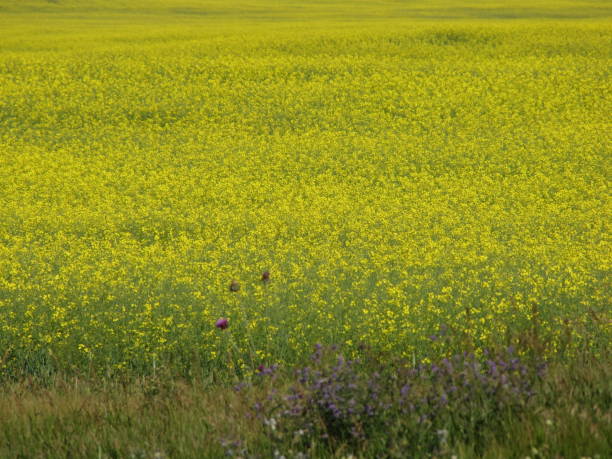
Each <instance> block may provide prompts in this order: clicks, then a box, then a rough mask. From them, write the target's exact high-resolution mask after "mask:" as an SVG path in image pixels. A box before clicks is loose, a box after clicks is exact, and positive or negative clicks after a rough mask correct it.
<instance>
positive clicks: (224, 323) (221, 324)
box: [215, 317, 229, 330]
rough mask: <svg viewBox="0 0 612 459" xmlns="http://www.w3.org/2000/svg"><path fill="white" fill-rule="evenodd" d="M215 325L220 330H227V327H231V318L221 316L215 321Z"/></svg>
mask: <svg viewBox="0 0 612 459" xmlns="http://www.w3.org/2000/svg"><path fill="white" fill-rule="evenodd" d="M215 327H217V328H218V329H219V330H225V329H226V328H227V327H229V319H226V318H225V317H222V318H220V319H219V320H217V321H216V322H215Z"/></svg>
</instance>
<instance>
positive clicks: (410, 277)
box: [0, 2, 612, 374]
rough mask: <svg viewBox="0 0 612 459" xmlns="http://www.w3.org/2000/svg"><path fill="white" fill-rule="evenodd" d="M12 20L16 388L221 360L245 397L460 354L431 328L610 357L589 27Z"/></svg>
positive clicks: (0, 84)
mask: <svg viewBox="0 0 612 459" xmlns="http://www.w3.org/2000/svg"><path fill="white" fill-rule="evenodd" d="M157 4H158V3H156V5H157ZM159 4H160V5H161V4H163V2H161V3H159ZM164 5H166V4H164ZM167 5H170V3H168V4H167ZM210 5H212V3H210ZM230 5H232V6H228V8H230V9H231V11H232V13H231V14H234V10H233V9H232V8H234V7H235V8H238V7H237V6H236V5H234V4H233V3H230ZM542 5H549V7H550V8H553V6H550V5H552V3H551V4H547V3H546V2H544V3H542ZM219 7H220V8H221V6H219ZM395 7H396V6H393V8H395ZM15 8H17V7H15ZM24 8H25V7H24ZM48 8H56V6H53V5H50V6H48ZM57 8H62V6H61V5H58V6H57ZM75 8H76V6H75ZM164 8H165V7H164ZM168 8H170V7H168ZM288 8H289V7H288ZM321 8H323V7H321ZM361 8H364V7H363V5H362V6H359V7H358V8H356V10H355V11H356V12H355V13H354V14H356V15H358V14H362V13H360V11H361ZM389 8H391V6H389ZM542 8H544V6H543V7H542ZM554 8H557V7H554ZM603 10H604V9H601V8H600V9H595V10H593V11H594V12H593V13H592V14H596V12H597V11H599V12H601V11H603ZM164 11H166V10H164ZM275 11H276V10H275ZM317 11H318V10H317ZM385 11H386V10H385ZM393 11H395V10H393ZM538 11H540V10H538ZM546 11H548V10H546ZM555 11H556V10H555ZM564 11H565V10H564ZM568 11H570V10H568ZM572 11H573V10H572ZM589 11H591V10H589ZM0 14H4V13H3V12H2V11H0ZM28 14H29V13H27V11H26V12H15V13H10V14H8V13H7V14H6V16H4V17H3V18H4V19H5V24H6V27H3V28H1V29H0V43H1V45H0V183H2V187H0V203H1V205H0V366H1V367H2V368H3V370H5V371H6V373H7V374H10V373H11V372H18V371H31V372H36V371H43V370H44V368H47V366H48V365H55V366H60V367H62V368H64V369H67V370H70V369H77V370H83V371H84V370H85V369H90V368H95V369H97V370H98V371H100V372H114V371H128V372H129V371H134V372H141V371H148V369H150V368H151V367H152V365H153V362H155V364H156V365H157V366H158V367H159V366H160V365H168V366H172V365H174V366H176V367H177V368H187V367H189V365H191V362H192V361H198V362H201V365H203V366H204V367H207V368H208V367H210V368H215V367H217V366H223V365H224V363H223V362H222V359H223V356H225V355H226V354H225V349H224V346H226V345H227V343H226V341H227V335H228V333H229V332H231V339H232V343H233V344H232V345H233V346H234V347H235V348H234V349H233V351H232V358H233V359H234V362H233V364H234V365H235V366H236V367H237V368H239V369H247V368H255V367H256V363H258V362H262V361H266V362H270V363H271V364H272V363H290V362H295V361H297V360H298V359H299V358H300V357H301V356H303V355H305V354H307V353H308V349H309V348H310V346H311V345H312V344H314V343H316V342H323V343H328V344H329V343H338V344H342V345H344V346H346V347H348V348H353V349H356V348H358V346H359V345H360V344H361V343H365V344H368V345H370V346H373V347H376V348H379V349H382V350H385V351H389V352H392V353H394V354H397V355H400V356H404V357H406V358H410V359H415V360H418V359H421V358H423V357H425V356H428V355H432V354H436V353H438V354H444V355H446V354H452V352H453V351H454V350H456V349H449V348H448V347H449V346H451V347H452V346H454V345H455V344H452V343H451V342H450V341H449V339H448V338H443V339H442V338H441V339H435V340H432V339H429V337H430V336H433V335H436V336H438V333H439V330H440V328H441V327H446V329H447V330H448V333H447V335H445V336H452V337H453V339H454V340H456V342H457V343H466V344H469V345H470V346H474V347H475V348H482V347H486V346H492V345H495V344H499V343H508V342H511V343H512V342H515V341H519V340H521V339H524V337H525V336H527V338H529V337H530V336H536V337H538V339H539V340H540V341H541V342H542V343H544V348H543V349H542V353H544V354H557V353H567V354H571V353H575V352H578V351H579V350H580V349H584V348H590V349H592V350H593V352H600V353H601V352H604V351H605V343H607V342H609V338H610V331H611V329H610V323H611V322H610V304H609V297H610V288H609V273H610V256H609V254H610V253H612V251H611V247H610V237H609V234H610V223H611V221H610V215H611V213H610V199H609V192H608V184H609V180H608V177H609V173H610V170H609V168H610V165H609V152H610V139H609V136H607V135H605V133H606V132H608V131H609V130H610V122H609V113H610V94H611V93H612V92H611V91H610V82H609V64H610V58H611V57H612V56H611V55H610V47H609V42H610V38H611V32H610V28H609V25H608V24H607V23H606V22H605V21H600V20H597V18H596V17H594V18H593V19H592V20H589V21H583V20H571V19H567V20H564V21H557V22H554V21H548V20H533V19H530V20H526V21H504V20H487V21H482V20H479V19H474V18H472V19H465V20H464V19H462V20H460V21H459V20H458V21H450V22H438V23H434V22H428V21H426V20H424V19H423V18H418V19H411V18H409V17H404V18H403V19H391V18H392V17H395V16H394V15H393V14H391V13H388V14H387V13H379V15H378V16H377V17H378V18H379V20H366V19H364V17H372V16H368V15H365V13H363V16H359V18H356V19H355V22H350V21H349V22H345V21H341V20H339V19H338V18H337V17H335V16H333V15H331V16H329V15H328V16H325V17H323V16H321V18H319V17H318V16H317V17H312V18H310V22H309V23H307V24H300V22H299V21H297V22H296V21H293V22H292V21H291V19H282V17H281V18H280V19H279V17H277V16H273V19H274V20H272V19H270V20H268V21H266V20H263V19H262V20H261V21H260V20H259V19H258V20H253V21H251V20H247V19H244V20H243V21H244V22H243V23H239V24H238V25H236V23H234V22H232V21H230V20H229V19H227V18H226V19H224V18H222V17H214V15H213V17H206V16H204V15H201V16H198V17H190V18H189V20H188V21H187V19H186V18H185V17H184V16H176V17H175V16H172V15H171V14H170V13H168V14H169V15H168V16H166V15H165V14H164V15H163V16H159V18H158V19H159V21H158V22H155V18H156V16H154V15H153V16H148V18H149V19H147V20H145V19H141V20H140V21H141V22H138V20H135V21H136V22H135V23H132V22H131V21H132V20H133V18H132V19H130V20H129V21H127V20H126V19H125V18H123V16H121V15H117V16H113V17H112V18H111V19H104V18H102V17H100V18H98V19H96V18H97V16H95V13H87V14H91V15H92V16H88V17H91V20H92V21H94V22H95V21H96V20H97V21H99V22H95V23H96V24H97V28H96V30H95V31H93V30H89V28H88V27H85V26H84V25H82V24H80V23H79V22H78V21H77V19H74V17H72V16H70V15H68V16H66V17H63V16H61V15H59V14H55V13H54V14H55V15H53V14H52V15H50V16H45V17H44V20H45V21H46V22H45V24H46V28H45V34H44V35H41V32H40V31H37V30H38V29H36V28H33V27H32V26H30V25H28V23H29V17H30V16H29V15H28ZM83 14H85V13H83ZM117 14H118V13H117ZM253 14H255V13H253ZM271 14H272V13H271ZM275 14H276V13H275ZM313 14H314V13H313ZM317 14H319V13H317ZM320 14H323V13H320ZM326 14H327V13H326ZM329 14H332V13H329ZM373 14H374V10H372V11H371V15H373ZM385 14H387V15H386V16H385ZM415 14H416V13H415ZM542 14H543V13H542ZM568 14H569V13H568ZM585 14H586V13H585ZM589 14H591V13H589ZM597 14H600V13H597ZM232 17H233V16H232ZM236 17H238V16H236ZM271 17H272V16H271ZM568 17H569V16H568ZM162 18H163V19H164V20H163V21H162ZM357 19H359V20H357ZM236 20H238V19H236ZM147 21H151V22H147ZM94 32H95V33H94ZM262 273H263V274H262ZM266 273H267V275H266ZM270 273H273V275H272V276H271V275H270ZM271 277H273V281H271V280H270V279H271ZM232 279H236V280H235V281H232ZM219 317H222V318H227V319H229V320H230V321H231V323H232V327H231V330H230V331H229V332H228V333H223V334H222V333H218V330H217V328H221V327H219V326H218V325H216V327H215V326H213V325H215V324H217V322H216V321H217V320H218V319H219ZM228 324H229V322H227V323H226V325H228ZM224 340H225V341H224ZM457 346H458V344H457ZM24 369H25V370H24Z"/></svg>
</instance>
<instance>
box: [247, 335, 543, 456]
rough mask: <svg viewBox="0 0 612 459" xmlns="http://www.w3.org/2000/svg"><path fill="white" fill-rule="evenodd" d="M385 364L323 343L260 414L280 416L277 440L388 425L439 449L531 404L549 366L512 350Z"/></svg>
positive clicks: (355, 437) (343, 436) (337, 437)
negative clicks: (456, 436) (351, 355)
mask: <svg viewBox="0 0 612 459" xmlns="http://www.w3.org/2000/svg"><path fill="white" fill-rule="evenodd" d="M379 362H381V360H377V362H376V363H372V362H370V361H369V360H365V361H362V360H349V359H345V358H344V356H343V355H342V354H341V353H339V352H338V351H337V350H336V349H335V348H333V349H332V348H328V349H326V348H323V347H322V346H317V347H316V349H315V352H314V354H313V355H312V361H311V364H310V365H309V366H306V367H303V368H300V369H298V370H297V371H296V376H295V380H294V384H293V385H292V386H291V387H290V389H289V390H285V391H278V392H274V395H273V396H269V397H268V398H267V399H266V401H264V402H262V403H260V404H258V406H257V410H258V415H259V416H260V417H261V418H262V419H268V420H269V419H271V418H274V419H276V420H277V422H276V424H275V426H276V428H275V432H274V435H275V436H276V437H278V436H279V435H280V436H282V435H283V432H285V433H286V435H289V436H291V435H293V433H294V432H296V431H299V432H302V433H301V434H300V441H302V442H320V441H321V440H323V441H342V442H348V443H356V444H357V443H359V442H360V441H362V440H364V439H366V438H368V437H369V436H370V435H371V434H372V433H373V432H375V431H377V430H379V431H380V430H382V429H384V430H385V431H388V432H396V434H397V435H400V436H402V438H403V439H404V440H406V441H408V442H410V443H414V442H418V443H419V444H421V445H426V448H428V449H427V451H428V452H434V451H436V448H439V447H440V445H441V441H442V440H441V439H442V437H443V440H444V442H446V441H447V436H452V435H454V434H462V433H464V432H466V431H470V432H474V431H478V430H479V426H482V425H483V424H484V423H487V424H489V423H492V422H497V418H498V417H500V416H502V415H506V414H507V413H513V412H518V411H520V410H521V409H523V408H524V407H526V406H527V404H528V403H529V402H530V400H531V398H532V397H533V395H534V390H535V384H536V382H537V380H538V378H539V376H540V373H541V371H542V368H539V367H535V366H534V367H530V366H528V365H526V364H524V363H523V362H521V360H520V359H519V358H518V357H517V356H515V355H514V353H513V351H512V349H508V350H506V351H504V352H503V353H500V354H495V355H493V354H485V356H484V358H477V357H476V356H474V355H473V354H469V353H464V354H460V355H456V356H454V357H452V358H447V359H443V360H441V361H439V362H437V363H435V364H428V365H424V364H423V365H419V366H417V367H409V366H407V365H405V364H401V363H399V362H389V361H386V362H385V363H379ZM398 423H400V424H401V425H398ZM440 432H445V434H444V436H442V437H441V435H440ZM304 446H306V447H307V446H308V445H304Z"/></svg>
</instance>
